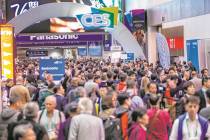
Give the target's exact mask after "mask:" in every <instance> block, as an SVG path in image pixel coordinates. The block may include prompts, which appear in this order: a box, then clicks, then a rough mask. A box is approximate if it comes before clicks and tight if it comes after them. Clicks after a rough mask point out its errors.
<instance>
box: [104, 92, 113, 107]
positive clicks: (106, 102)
mask: <svg viewBox="0 0 210 140" xmlns="http://www.w3.org/2000/svg"><path fill="white" fill-rule="evenodd" d="M110 108H113V104H112V95H107V96H105V97H104V98H102V109H103V110H106V109H110Z"/></svg>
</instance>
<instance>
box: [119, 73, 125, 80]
mask: <svg viewBox="0 0 210 140" xmlns="http://www.w3.org/2000/svg"><path fill="white" fill-rule="evenodd" d="M126 78H127V75H126V74H125V73H120V75H119V79H120V81H121V82H125V81H126Z"/></svg>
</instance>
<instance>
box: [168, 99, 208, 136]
mask: <svg viewBox="0 0 210 140" xmlns="http://www.w3.org/2000/svg"><path fill="white" fill-rule="evenodd" d="M199 103H200V100H199V98H198V97H196V96H190V97H189V98H187V101H186V105H185V108H186V111H187V112H186V113H185V114H183V115H181V116H180V117H179V118H177V119H176V120H175V122H174V124H173V127H172V131H171V135H170V140H206V139H207V138H206V136H207V134H210V128H209V126H208V121H207V120H206V119H205V118H203V117H202V116H200V115H199V114H198V110H199Z"/></svg>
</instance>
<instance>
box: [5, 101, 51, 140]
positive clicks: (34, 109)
mask: <svg viewBox="0 0 210 140" xmlns="http://www.w3.org/2000/svg"><path fill="white" fill-rule="evenodd" d="M38 112H39V106H38V104H37V103H36V102H29V103H27V104H26V105H25V106H24V108H23V116H24V119H22V120H20V121H19V122H14V123H11V124H9V125H8V139H9V140H13V138H12V136H13V135H12V134H13V132H14V128H15V127H17V126H19V125H22V124H30V125H32V128H33V131H34V133H35V135H36V139H37V140H49V138H48V135H47V131H46V130H45V128H44V127H43V126H41V125H40V124H39V123H37V122H36V118H37V116H38Z"/></svg>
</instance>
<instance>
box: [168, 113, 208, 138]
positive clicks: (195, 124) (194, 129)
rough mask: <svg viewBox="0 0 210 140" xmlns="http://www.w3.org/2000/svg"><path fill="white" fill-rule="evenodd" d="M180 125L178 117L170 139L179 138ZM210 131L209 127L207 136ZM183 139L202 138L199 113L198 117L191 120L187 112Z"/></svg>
mask: <svg viewBox="0 0 210 140" xmlns="http://www.w3.org/2000/svg"><path fill="white" fill-rule="evenodd" d="M178 126H179V119H176V120H175V122H174V124H173V127H172V131H171V135H170V138H169V140H177V138H178ZM209 133H210V127H208V131H207V136H208V135H209ZM182 134H183V139H182V140H200V137H201V134H202V132H201V125H200V123H199V120H198V115H196V119H195V120H194V121H191V120H190V119H189V115H188V113H187V114H186V118H185V119H184V121H183V129H182Z"/></svg>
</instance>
